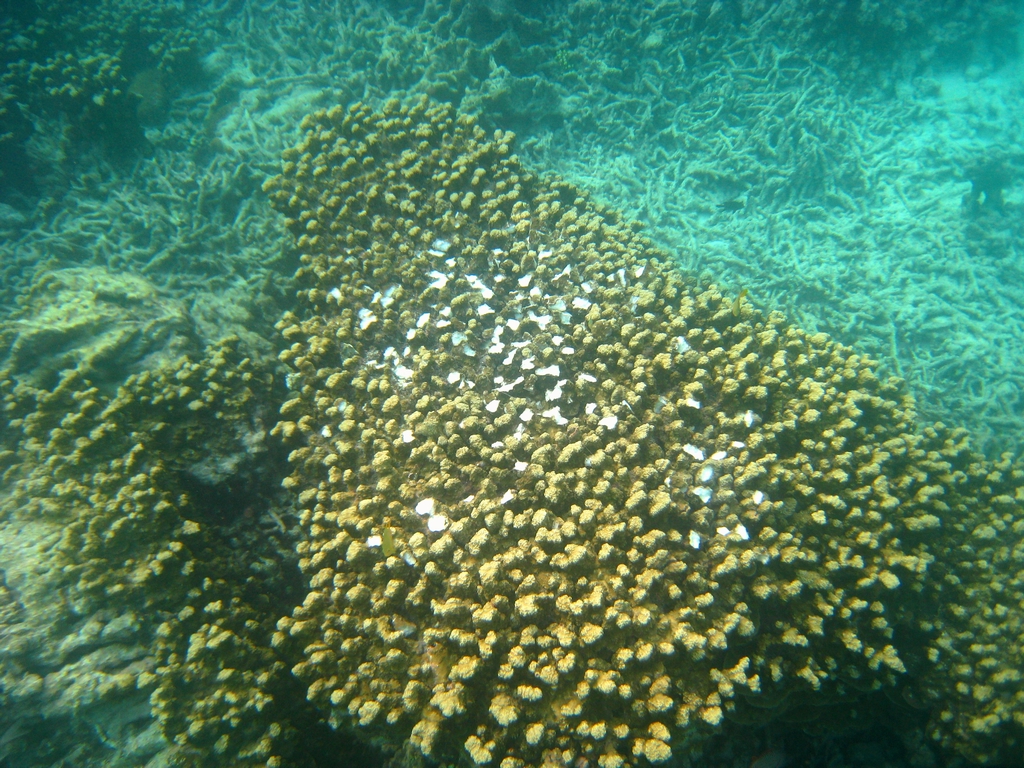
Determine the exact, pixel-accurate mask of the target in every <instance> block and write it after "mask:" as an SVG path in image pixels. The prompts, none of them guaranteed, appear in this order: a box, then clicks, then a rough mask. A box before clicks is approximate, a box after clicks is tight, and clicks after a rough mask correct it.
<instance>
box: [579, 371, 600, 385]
mask: <svg viewBox="0 0 1024 768" xmlns="http://www.w3.org/2000/svg"><path fill="white" fill-rule="evenodd" d="M576 378H577V379H578V380H579V381H585V382H587V384H597V379H596V378H595V377H593V376H591V375H590V374H589V373H581V374H579V375H578V376H577V377H576Z"/></svg>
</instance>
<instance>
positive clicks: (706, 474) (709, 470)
mask: <svg viewBox="0 0 1024 768" xmlns="http://www.w3.org/2000/svg"><path fill="white" fill-rule="evenodd" d="M714 476H715V469H714V467H704V469H702V470H701V471H700V474H699V475H697V479H698V480H700V481H701V482H702V483H707V482H710V481H711V479H712V478H713V477H714Z"/></svg>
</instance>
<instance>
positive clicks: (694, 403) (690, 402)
mask: <svg viewBox="0 0 1024 768" xmlns="http://www.w3.org/2000/svg"><path fill="white" fill-rule="evenodd" d="M683 405H688V406H689V407H691V408H696V409H697V410H698V411H699V410H700V400H694V399H693V398H692V397H688V398H686V399H685V400H683Z"/></svg>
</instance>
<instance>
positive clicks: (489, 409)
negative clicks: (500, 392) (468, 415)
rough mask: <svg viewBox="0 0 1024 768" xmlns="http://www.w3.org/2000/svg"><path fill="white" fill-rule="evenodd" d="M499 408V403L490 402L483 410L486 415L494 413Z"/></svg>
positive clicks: (495, 401)
mask: <svg viewBox="0 0 1024 768" xmlns="http://www.w3.org/2000/svg"><path fill="white" fill-rule="evenodd" d="M499 407H501V403H500V402H499V401H497V400H491V402H489V403H488V404H487V405H485V406H484V410H485V411H487V412H488V413H495V412H496V411H497V410H498V408H499Z"/></svg>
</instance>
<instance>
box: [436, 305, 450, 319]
mask: <svg viewBox="0 0 1024 768" xmlns="http://www.w3.org/2000/svg"><path fill="white" fill-rule="evenodd" d="M438 314H439V315H441V317H451V316H452V308H451V307H441V310H440V312H438Z"/></svg>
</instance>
